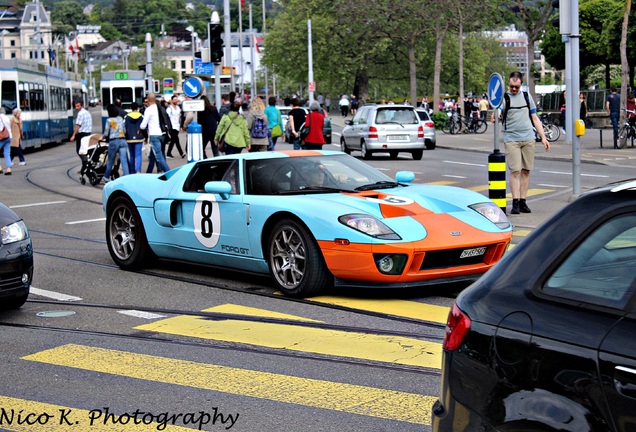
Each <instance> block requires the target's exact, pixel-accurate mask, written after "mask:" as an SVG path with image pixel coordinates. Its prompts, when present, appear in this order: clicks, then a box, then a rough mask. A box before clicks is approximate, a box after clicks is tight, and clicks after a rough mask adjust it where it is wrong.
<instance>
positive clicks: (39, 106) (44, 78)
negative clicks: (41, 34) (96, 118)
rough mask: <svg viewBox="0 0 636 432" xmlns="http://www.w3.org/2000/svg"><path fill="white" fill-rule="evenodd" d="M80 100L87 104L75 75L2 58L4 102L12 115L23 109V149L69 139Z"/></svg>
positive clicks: (0, 74) (1, 98)
mask: <svg viewBox="0 0 636 432" xmlns="http://www.w3.org/2000/svg"><path fill="white" fill-rule="evenodd" d="M78 99H81V100H83V101H84V102H85V103H86V91H85V90H84V87H83V86H82V83H81V81H79V79H78V78H77V77H76V76H75V74H72V73H70V72H65V71H63V70H61V69H56V68H53V67H50V66H46V65H43V64H39V63H35V62H32V61H28V60H19V59H7V60H0V101H1V102H0V103H1V106H2V108H4V110H5V113H6V114H7V115H8V116H11V114H12V112H13V110H14V109H15V108H20V109H21V110H22V121H23V129H24V140H23V141H22V147H23V148H29V147H40V146H41V145H43V144H47V143H54V142H63V141H67V140H68V138H69V137H70V136H71V135H72V134H73V115H74V110H73V101H74V100H78Z"/></svg>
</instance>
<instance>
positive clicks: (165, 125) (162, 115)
mask: <svg viewBox="0 0 636 432" xmlns="http://www.w3.org/2000/svg"><path fill="white" fill-rule="evenodd" d="M157 112H158V114H159V127H160V128H161V133H162V134H166V135H167V136H170V130H171V129H172V123H171V122H170V117H168V113H167V112H166V109H165V108H164V107H162V106H161V105H159V104H157Z"/></svg>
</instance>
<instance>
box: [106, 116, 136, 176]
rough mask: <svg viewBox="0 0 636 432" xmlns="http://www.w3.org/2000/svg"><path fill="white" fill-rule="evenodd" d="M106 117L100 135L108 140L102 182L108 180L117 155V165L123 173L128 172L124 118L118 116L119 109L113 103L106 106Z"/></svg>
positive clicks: (126, 173)
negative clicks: (106, 159)
mask: <svg viewBox="0 0 636 432" xmlns="http://www.w3.org/2000/svg"><path fill="white" fill-rule="evenodd" d="M106 111H107V112H108V119H107V120H106V125H105V126H104V133H103V134H102V136H103V137H104V138H106V139H107V140H108V162H106V171H104V177H102V181H101V183H102V184H106V183H108V182H109V181H110V175H111V173H112V171H113V166H114V165H115V159H116V158H117V155H119V165H120V166H121V168H122V171H123V172H124V175H128V174H130V171H129V170H128V145H127V144H126V133H125V132H124V119H123V118H121V117H120V110H119V108H118V107H117V106H116V105H115V104H110V105H108V106H107V107H106Z"/></svg>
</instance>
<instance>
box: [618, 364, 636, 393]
mask: <svg viewBox="0 0 636 432" xmlns="http://www.w3.org/2000/svg"><path fill="white" fill-rule="evenodd" d="M614 387H615V388H616V391H618V392H619V393H620V394H622V395H623V396H626V397H629V398H631V399H636V369H634V368H629V367H626V366H616V367H615V368H614Z"/></svg>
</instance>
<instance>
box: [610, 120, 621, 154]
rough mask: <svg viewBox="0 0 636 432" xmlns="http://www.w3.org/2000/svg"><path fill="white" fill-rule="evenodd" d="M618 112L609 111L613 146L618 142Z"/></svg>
mask: <svg viewBox="0 0 636 432" xmlns="http://www.w3.org/2000/svg"><path fill="white" fill-rule="evenodd" d="M619 116H620V113H617V112H610V121H611V122H612V128H613V129H614V147H616V145H617V144H618V117H619Z"/></svg>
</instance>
